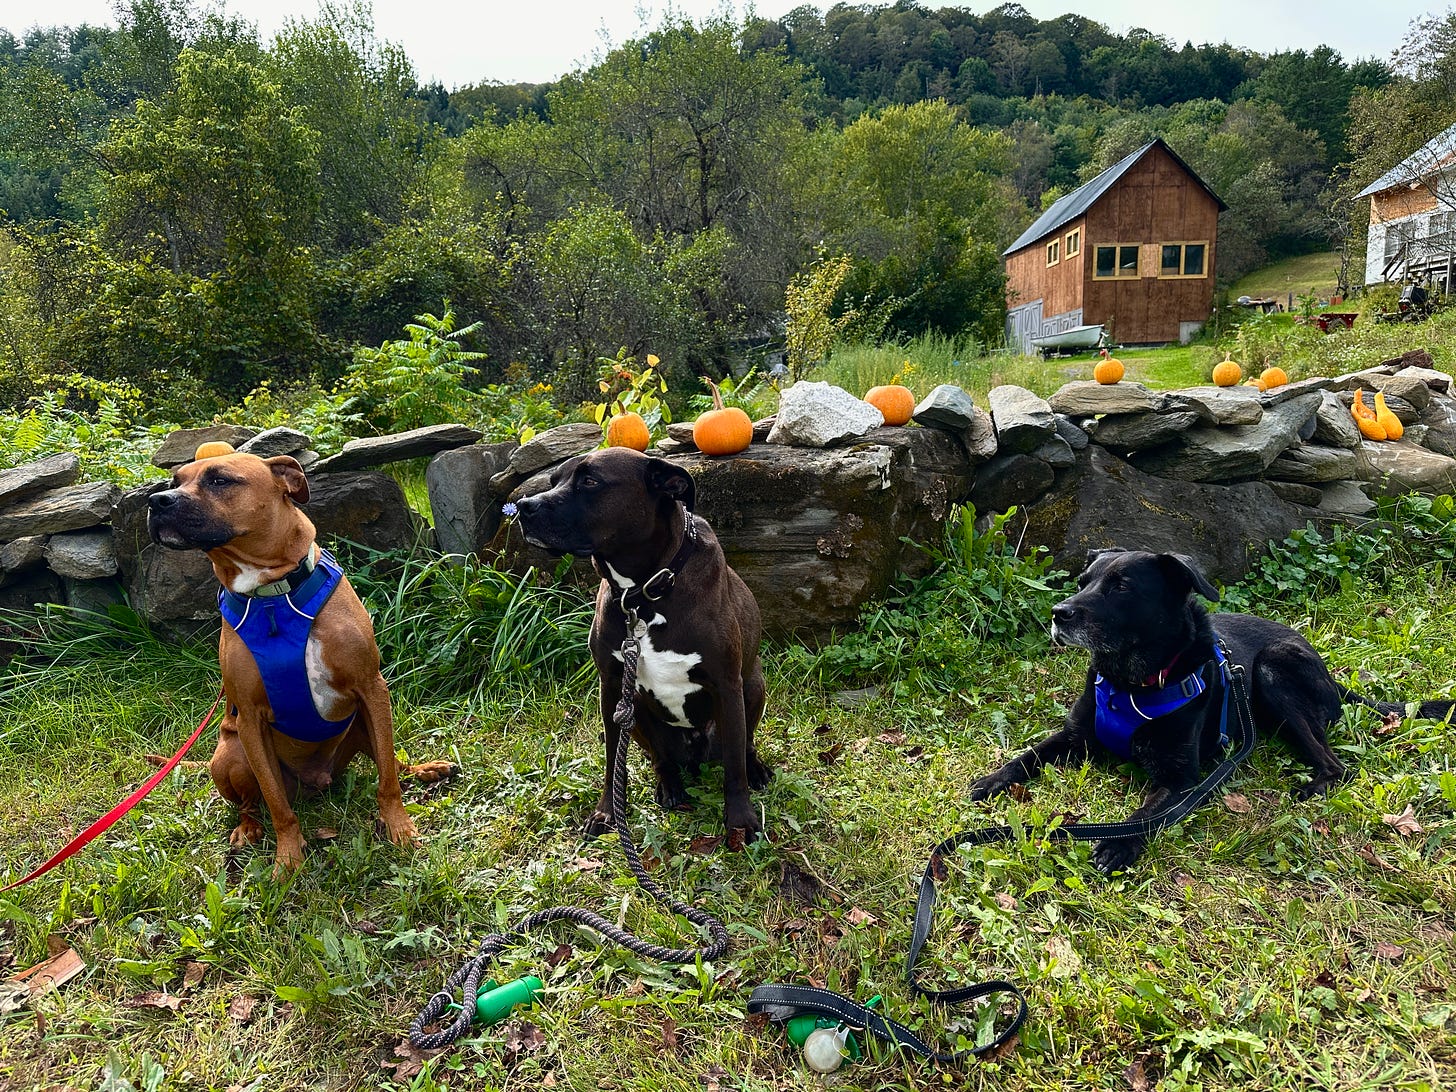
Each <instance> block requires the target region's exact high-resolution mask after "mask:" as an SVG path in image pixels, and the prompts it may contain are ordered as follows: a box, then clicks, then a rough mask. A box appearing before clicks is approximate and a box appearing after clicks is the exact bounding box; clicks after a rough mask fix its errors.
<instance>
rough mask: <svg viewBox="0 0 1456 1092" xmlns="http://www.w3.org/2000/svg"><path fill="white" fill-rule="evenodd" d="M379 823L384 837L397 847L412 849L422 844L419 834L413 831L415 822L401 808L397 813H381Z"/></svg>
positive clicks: (415, 830)
mask: <svg viewBox="0 0 1456 1092" xmlns="http://www.w3.org/2000/svg"><path fill="white" fill-rule="evenodd" d="M379 822H380V824H381V825H382V826H383V827H384V834H385V837H387V838H388V839H389V840H390V841H391V842H393V843H394V844H395V845H397V846H406V847H410V848H413V847H415V846H420V845H423V844H424V840H423V839H422V838H421V837H420V832H419V831H418V830H417V829H415V821H414V820H413V819H411V818H410V817H409V816H408V815H406V814H405V811H404V809H403V808H401V809H399V811H398V812H390V813H389V814H383V813H381V814H380V816H379Z"/></svg>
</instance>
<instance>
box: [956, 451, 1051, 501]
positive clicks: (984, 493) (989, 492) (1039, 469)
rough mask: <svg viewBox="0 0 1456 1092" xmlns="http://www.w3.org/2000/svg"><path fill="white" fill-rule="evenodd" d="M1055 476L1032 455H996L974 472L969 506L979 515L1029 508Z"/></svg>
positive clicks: (1049, 485) (1049, 468)
mask: <svg viewBox="0 0 1456 1092" xmlns="http://www.w3.org/2000/svg"><path fill="white" fill-rule="evenodd" d="M1055 480H1056V472H1055V471H1054V470H1052V468H1051V467H1050V466H1048V465H1047V464H1046V463H1044V462H1042V460H1040V459H1038V458H1035V457H1033V456H1031V455H1021V454H1011V455H997V456H996V457H995V458H994V459H992V460H991V461H990V462H988V463H986V464H984V465H983V466H980V467H978V468H977V469H976V484H975V485H973V486H972V487H971V503H972V504H974V505H975V506H976V511H977V512H978V513H981V514H986V513H990V512H1004V511H1006V510H1007V509H1008V508H1012V507H1022V506H1024V505H1028V504H1030V503H1032V502H1033V501H1034V500H1036V499H1037V498H1038V497H1040V496H1041V495H1042V494H1043V493H1045V492H1046V491H1047V490H1048V489H1050V488H1051V487H1052V483H1053V482H1054V481H1055Z"/></svg>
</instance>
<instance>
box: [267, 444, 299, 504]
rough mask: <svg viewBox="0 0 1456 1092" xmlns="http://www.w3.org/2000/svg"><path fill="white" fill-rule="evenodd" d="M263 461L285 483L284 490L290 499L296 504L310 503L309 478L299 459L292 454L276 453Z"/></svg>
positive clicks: (274, 475)
mask: <svg viewBox="0 0 1456 1092" xmlns="http://www.w3.org/2000/svg"><path fill="white" fill-rule="evenodd" d="M263 462H264V463H266V464H267V466H268V469H269V470H271V471H273V477H275V478H277V479H278V480H279V481H280V482H282V483H283V492H284V493H286V494H287V496H288V499H289V500H291V501H292V502H293V503H294V504H307V503H308V479H307V478H306V477H304V474H303V467H302V466H300V465H299V462H298V460H297V459H295V458H294V457H293V456H292V455H275V456H273V458H271V459H264V460H263Z"/></svg>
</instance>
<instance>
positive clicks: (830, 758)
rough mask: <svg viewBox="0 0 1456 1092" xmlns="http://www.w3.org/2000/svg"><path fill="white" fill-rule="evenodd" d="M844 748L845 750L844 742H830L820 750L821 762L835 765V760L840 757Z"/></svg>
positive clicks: (822, 764) (825, 764)
mask: <svg viewBox="0 0 1456 1092" xmlns="http://www.w3.org/2000/svg"><path fill="white" fill-rule="evenodd" d="M843 750H844V744H843V743H832V744H830V745H829V746H828V747H826V748H825V749H824V750H822V751H820V752H819V764H820V765H821V766H832V765H834V762H835V760H836V759H837V758H839V753H840V752H841V751H843Z"/></svg>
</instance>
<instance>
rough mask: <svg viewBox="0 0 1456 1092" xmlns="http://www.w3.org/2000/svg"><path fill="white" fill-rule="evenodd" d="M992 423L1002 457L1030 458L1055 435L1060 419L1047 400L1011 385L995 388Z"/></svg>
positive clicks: (990, 395)
mask: <svg viewBox="0 0 1456 1092" xmlns="http://www.w3.org/2000/svg"><path fill="white" fill-rule="evenodd" d="M986 398H987V400H988V401H989V402H990V403H991V423H992V424H993V425H995V426H996V450H997V454H999V455H1016V454H1022V455H1025V454H1029V453H1030V452H1033V451H1035V450H1036V449H1037V448H1039V447H1041V446H1042V444H1044V443H1046V442H1047V441H1048V440H1049V439H1051V438H1052V437H1053V436H1055V435H1056V432H1057V419H1056V416H1055V415H1054V414H1053V413H1052V407H1051V406H1050V404H1048V402H1047V400H1046V399H1045V398H1042V397H1041V396H1040V395H1037V394H1033V393H1032V392H1031V391H1029V390H1027V389H1026V388H1025V387H1018V386H1015V385H1014V384H1011V383H1006V384H1003V385H1002V386H999V387H992V388H991V392H990V394H988V395H987V396H986Z"/></svg>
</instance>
